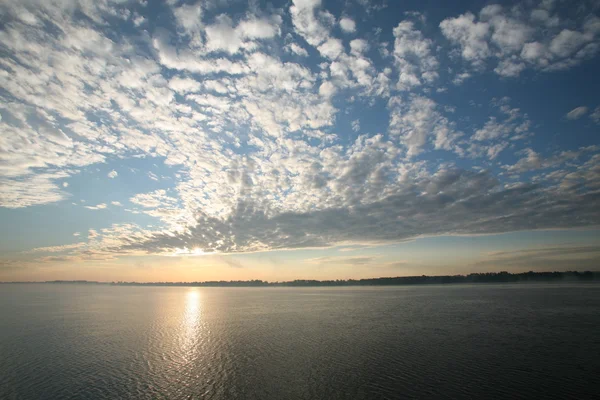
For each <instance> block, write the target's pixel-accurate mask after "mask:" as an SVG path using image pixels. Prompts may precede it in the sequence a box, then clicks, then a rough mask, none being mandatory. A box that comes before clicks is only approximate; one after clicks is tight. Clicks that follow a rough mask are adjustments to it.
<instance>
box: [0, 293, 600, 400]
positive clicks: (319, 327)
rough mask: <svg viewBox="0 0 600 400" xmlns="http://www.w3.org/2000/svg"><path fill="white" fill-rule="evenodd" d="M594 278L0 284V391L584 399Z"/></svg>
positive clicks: (2, 394)
mask: <svg viewBox="0 0 600 400" xmlns="http://www.w3.org/2000/svg"><path fill="white" fill-rule="evenodd" d="M599 372H600V285H597V284H580V285H556V284H554V285H521V286H519V285H505V286H500V285H498V286H484V285H480V286H435V287H433V286H410V287H395V288H318V289H314V288H247V289H242V288H160V287H110V286H85V285H1V286H0V399H62V398H77V399H162V398H172V399H191V398H194V399H195V398H198V399H282V400H285V399H385V398H388V399H392V398H393V399H396V398H398V399H402V398H419V399H426V398H475V399H483V398H538V399H539V398H556V399H566V398H577V399H581V398H592V396H593V394H594V392H595V394H598V393H599V392H598V390H599V385H598V383H599V379H600V378H599V377H598V376H599V375H598V373H599Z"/></svg>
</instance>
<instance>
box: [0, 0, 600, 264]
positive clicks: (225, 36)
mask: <svg viewBox="0 0 600 400" xmlns="http://www.w3.org/2000/svg"><path fill="white" fill-rule="evenodd" d="M88 3H89V2H88ZM88 3H79V2H78V3H73V5H72V7H74V8H73V9H74V10H77V11H78V12H81V14H82V15H85V16H87V17H86V18H76V19H73V15H74V14H72V13H71V11H68V10H65V9H63V8H59V7H57V3H55V2H42V3H40V5H39V7H37V8H36V9H34V8H32V9H31V11H30V14H31V15H26V14H22V15H23V16H22V18H21V17H18V15H21V14H18V13H16V14H15V13H13V11H12V10H13V9H15V10H19V9H23V7H24V6H23V5H22V4H21V3H19V2H13V3H11V4H10V5H9V6H6V7H5V8H6V9H7V10H8V11H6V13H7V14H5V17H6V18H5V19H6V21H7V22H6V23H5V24H4V25H3V28H2V31H1V32H0V34H1V37H2V43H3V44H4V47H5V49H4V50H5V52H6V55H7V57H5V58H4V59H3V60H2V66H1V70H0V79H1V80H2V87H3V89H4V91H5V94H3V95H1V96H2V100H3V101H2V102H0V103H1V104H2V105H0V112H1V113H2V120H1V124H2V130H3V133H4V134H3V135H0V205H2V206H4V207H11V208H17V207H27V206H32V205H41V204H48V203H52V202H58V201H62V200H65V199H66V198H67V197H68V196H69V194H68V193H66V192H65V191H64V190H63V189H64V188H65V187H67V186H65V185H64V184H65V183H67V182H65V180H66V179H71V177H74V176H76V175H77V174H79V173H80V172H81V171H82V170H83V169H84V168H86V167H89V166H91V165H93V164H98V163H106V165H108V166H109V168H113V167H117V166H118V165H122V162H121V160H123V162H127V161H125V160H127V159H130V158H134V159H135V160H139V161H141V160H142V159H143V161H144V162H151V163H152V164H154V165H155V166H153V167H152V171H148V170H144V171H141V172H140V171H138V172H140V173H138V175H137V176H138V177H139V178H140V181H141V182H140V183H141V184H146V185H149V186H147V187H148V189H140V190H141V191H149V192H148V193H140V194H137V195H135V196H133V197H131V199H129V200H130V202H131V203H132V204H131V205H130V206H131V207H130V208H127V209H125V210H127V211H128V212H131V213H137V214H146V215H147V216H150V217H154V218H157V221H155V222H153V224H152V226H150V227H147V228H144V229H142V228H140V227H137V226H135V225H133V224H131V225H127V224H119V225H117V224H115V225H112V226H110V227H109V228H104V229H100V228H98V230H97V231H96V230H90V231H89V232H88V238H89V239H90V242H89V248H88V249H86V251H91V252H93V255H92V254H87V253H84V252H83V251H80V250H82V249H75V248H74V249H70V250H66V251H67V252H69V255H68V256H69V257H79V259H84V258H85V257H95V258H94V259H99V258H102V259H104V258H107V257H112V256H116V255H117V254H120V253H119V252H121V251H122V252H123V254H125V253H126V254H141V253H145V252H146V251H148V252H151V253H161V252H170V253H172V252H174V251H176V250H177V249H182V248H188V249H189V248H194V247H198V248H202V249H204V250H206V251H223V252H240V251H258V250H269V249H276V248H302V247H311V246H328V245H332V244H335V243H346V242H352V243H364V242H369V243H380V242H389V241H398V240H405V239H407V238H414V237H416V236H419V235H436V234H461V233H493V232H505V231H509V230H519V229H531V228H532V227H533V228H544V227H573V226H583V225H586V224H587V225H590V224H596V223H597V222H598V215H597V210H595V209H592V206H593V204H591V203H592V202H590V201H586V200H585V199H584V197H585V195H587V194H589V193H592V192H591V191H592V190H595V189H594V188H597V186H595V185H597V179H596V180H594V179H595V178H594V177H593V176H592V174H590V173H589V172H588V171H592V172H595V171H597V165H596V164H597V163H596V161H594V162H592V159H593V156H591V152H587V153H586V152H584V151H578V152H577V153H578V155H577V156H575V155H574V154H572V153H568V152H567V153H559V154H552V155H548V154H545V153H544V152H543V151H541V150H539V149H534V148H531V149H530V150H531V151H532V152H533V153H529V152H527V153H517V155H518V158H519V161H518V162H517V163H515V164H514V165H504V169H503V171H504V174H505V175H501V174H499V175H495V174H494V172H493V170H490V171H489V172H474V171H472V170H462V169H458V168H455V167H453V166H452V163H453V162H457V158H456V157H450V156H451V154H449V153H448V151H451V152H454V153H456V155H459V156H460V157H471V158H472V160H468V163H469V164H471V163H472V164H474V166H475V168H479V169H480V170H482V171H483V169H485V167H489V166H490V165H495V166H497V165H503V164H505V163H506V161H505V160H504V159H503V157H502V156H504V155H505V153H508V152H509V151H510V152H515V151H519V149H522V147H523V146H525V144H523V143H522V142H518V140H520V139H526V138H527V137H528V136H529V135H530V134H531V133H530V132H529V127H530V125H533V123H532V122H531V121H529V118H528V117H527V116H526V114H525V112H523V111H520V110H518V109H515V108H511V107H509V106H508V104H507V102H506V101H503V100H501V101H498V105H497V107H496V108H494V110H493V113H494V115H493V116H491V118H486V115H485V114H481V113H480V112H479V111H477V112H474V114H476V115H477V116H478V118H482V120H483V121H484V122H482V123H481V124H478V123H477V122H475V121H476V120H475V119H473V120H470V119H467V118H464V119H461V117H464V116H465V114H461V113H462V112H464V110H461V109H460V107H454V106H453V105H452V104H444V103H443V102H444V100H445V99H448V98H452V96H453V95H454V94H456V93H450V92H452V90H462V88H456V87H453V86H451V85H450V86H449V84H450V83H451V82H452V81H454V83H455V84H457V85H458V84H463V83H464V82H466V80H467V79H471V78H472V79H473V80H470V81H469V82H468V83H469V84H470V83H473V81H474V80H475V79H476V77H473V75H475V71H474V70H473V69H472V68H471V67H472V65H475V66H483V65H484V64H488V63H489V65H491V68H490V69H495V70H496V72H497V74H500V75H502V76H507V77H514V76H516V75H518V74H519V73H522V72H523V71H524V68H534V69H538V70H549V69H551V68H559V67H560V66H561V65H563V66H567V64H568V63H566V64H565V63H563V64H559V62H566V61H567V60H565V59H563V58H566V59H568V60H574V61H570V62H580V61H579V60H584V59H585V58H586V57H589V56H590V55H591V54H594V50H593V48H591V47H588V46H589V45H593V44H594V43H595V42H596V36H595V35H596V33H595V32H596V31H595V28H594V21H593V20H592V19H591V18H590V19H589V21H588V22H585V23H578V22H577V21H573V22H569V26H566V24H567V23H566V22H563V20H562V19H558V20H556V18H555V16H554V14H552V13H551V12H548V13H547V14H548V15H543V13H541V12H537V13H535V21H538V23H540V24H541V23H542V22H541V21H543V24H544V26H545V27H547V28H544V29H548V37H542V36H541V35H540V32H541V31H539V30H538V29H537V28H535V27H534V26H532V25H531V23H530V19H531V20H533V15H534V13H530V12H522V13H521V14H519V15H517V13H516V12H514V11H512V9H510V10H509V9H504V8H498V7H491V8H485V9H484V10H482V11H481V13H479V14H478V16H477V17H476V16H475V15H474V14H465V15H463V16H459V17H458V18H449V19H446V20H445V21H444V22H442V32H443V34H444V35H445V36H446V37H447V38H448V39H449V40H450V41H451V42H452V43H454V44H455V46H457V47H458V48H459V50H458V51H459V53H460V54H459V56H460V57H462V58H463V59H464V60H466V61H467V63H466V64H467V65H466V66H465V65H460V66H457V67H456V68H454V67H455V65H451V67H452V71H450V70H449V69H448V67H449V66H448V65H443V67H442V66H440V65H439V61H438V58H439V60H445V59H446V57H445V55H444V52H445V51H446V49H445V46H444V44H445V42H440V43H437V42H434V41H433V38H435V37H436V35H435V33H434V32H432V31H431V30H429V29H428V27H427V25H426V24H425V22H424V21H426V20H424V19H422V18H421V19H420V21H421V22H419V23H417V22H410V21H401V22H400V23H399V24H398V25H397V26H396V27H395V29H393V30H392V29H391V27H389V29H388V31H387V35H389V34H390V33H393V35H394V43H393V52H391V53H390V50H391V48H392V44H391V43H385V42H382V41H381V40H382V39H383V38H384V37H385V35H386V33H385V32H378V31H375V32H368V33H366V34H365V36H364V38H354V36H352V37H350V36H344V38H343V40H342V39H340V38H338V37H335V35H334V33H336V34H339V30H338V29H337V28H336V23H338V21H337V19H336V18H335V17H334V16H333V15H332V14H331V13H330V12H328V11H327V10H325V9H323V7H322V6H321V2H320V1H318V0H295V1H293V4H292V6H291V7H290V9H289V14H290V16H291V19H292V23H293V26H291V27H286V26H282V24H283V22H284V21H289V19H288V18H287V16H286V15H285V13H286V12H287V10H277V11H276V12H275V15H270V16H269V15H268V14H266V13H265V11H264V10H260V9H259V7H258V6H257V7H254V6H253V7H252V9H251V10H250V11H248V12H247V13H243V12H240V13H236V14H235V15H232V16H229V15H219V13H220V12H222V11H226V10H225V8H210V10H209V4H208V3H198V5H184V6H181V7H179V8H174V9H173V10H174V11H173V13H174V18H175V19H174V20H169V21H167V22H168V24H167V25H169V27H170V28H171V29H173V26H170V25H171V24H173V23H175V24H176V27H177V31H176V32H167V31H165V30H163V28H165V26H161V21H160V20H156V18H155V16H153V15H151V13H150V14H144V16H146V17H147V18H148V21H142V22H140V23H143V25H142V26H141V27H140V28H139V29H138V30H137V31H136V32H135V34H134V35H128V32H123V34H121V30H120V25H119V24H117V25H115V20H114V19H115V18H121V17H122V16H125V14H126V13H125V11H127V10H126V8H127V7H125V6H123V5H120V4H117V3H112V2H92V3H93V4H92V3H89V4H88ZM200 4H201V5H200ZM3 7H4V6H3ZM202 7H206V8H205V9H203V8H202ZM210 7H212V6H210ZM517 8H518V7H517ZM370 9H372V8H370ZM3 10H4V9H3ZM203 11H206V13H204V12H203ZM209 11H210V12H209ZM138 12H142V13H143V10H138ZM13 14H14V15H13ZM279 14H281V15H279ZM529 15H531V17H529ZM413 17H414V15H413ZM127 18H128V19H126V20H127V21H128V22H127V23H128V24H129V25H128V27H129V28H131V29H134V28H135V26H134V25H135V24H136V22H135V20H136V19H137V20H139V18H144V17H143V16H141V15H140V16H136V15H135V13H134V14H130V15H129V16H128V17H127ZM40 21H46V22H47V24H46V22H45V23H44V24H42V23H41V22H40ZM90 21H94V22H93V23H92V22H90ZM579 22H580V21H579ZM51 23H56V25H57V26H60V27H61V33H58V31H54V30H49V29H47V26H50V24H51ZM340 24H341V22H340ZM419 24H425V25H419ZM341 29H343V26H342V27H341ZM532 29H533V30H532ZM565 29H569V30H571V31H572V32H578V33H579V36H578V35H570V36H569V35H566V34H562V36H560V35H561V32H562V31H564V30H565ZM116 32H119V34H116ZM281 32H285V37H280V35H281ZM424 32H428V34H427V36H428V37H426V36H425V35H424ZM361 33H362V32H358V33H357V36H359V34H361ZM556 38H558V39H556ZM573 38H579V39H581V40H583V41H582V42H581V43H580V44H579V45H577V46H574V45H572V43H575V39H573ZM350 39H353V40H350ZM555 39H556V40H555ZM383 40H388V39H383ZM553 43H554V45H553ZM569 43H571V44H569ZM308 46H313V47H314V49H316V50H317V51H314V50H310V49H309V48H308ZM277 48H280V49H281V48H283V51H284V52H286V53H285V54H280V53H279V52H278V51H273V49H277ZM370 48H372V49H373V51H370V50H369V49H370ZM571 48H572V49H573V50H570V49H571ZM378 49H384V50H386V51H382V52H381V53H379V54H378V52H377V51H376V50H378ZM584 49H587V50H585V53H581V52H582V51H584ZM309 51H310V57H309ZM371 53H374V57H375V58H373V59H371V58H370V57H371V55H372V54H371ZM559 54H569V55H568V56H565V57H563V56H559ZM578 54H581V55H578ZM297 56H298V57H297ZM319 56H321V58H320V59H319V60H318V61H316V63H313V61H315V60H314V58H315V57H317V58H318V57H319ZM452 57H454V53H453V54H452V55H451V58H452ZM560 57H563V58H560ZM454 58H455V57H454ZM543 60H546V61H545V64H544V61H543ZM568 65H571V64H568ZM524 66H525V67H524ZM560 68H562V67H560ZM565 68H566V67H565ZM447 76H449V77H450V78H449V80H448V81H444V82H440V81H441V80H442V79H445V78H446V77H447ZM433 83H436V86H438V85H437V84H438V83H439V86H440V87H438V90H437V93H441V92H442V90H444V89H442V88H445V90H447V92H448V93H447V94H443V95H442V94H440V95H438V94H437V93H436V91H434V87H433V85H432V84H433ZM398 89H401V90H402V92H400V93H399V92H398ZM433 99H436V100H435V101H434V100H433ZM381 104H387V105H388V110H387V111H389V126H388V128H389V132H388V133H389V135H386V134H383V133H381V132H377V128H376V126H377V125H375V124H376V123H377V122H378V121H383V124H384V128H383V131H385V123H386V110H385V107H382V106H381ZM524 107H525V106H524ZM371 110H372V111H373V113H372V114H371ZM468 111H469V113H470V111H473V110H468ZM598 113H600V111H598V110H596V111H595V112H593V113H591V114H590V116H591V117H592V118H596V120H599V119H600V118H597V117H595V116H596V115H597V114H598ZM450 114H452V116H451V117H452V120H451V119H449V118H450ZM480 114H481V115H480ZM446 115H448V117H447V116H446ZM365 118H367V119H365ZM340 121H343V122H342V123H343V124H344V125H343V129H339V127H340V126H342V125H341V124H340V125H337V124H336V123H339V122H340ZM454 121H459V122H460V124H461V126H464V127H465V128H462V129H472V132H473V134H472V136H467V135H463V134H462V133H461V132H460V131H458V129H457V127H456V125H455V122H454ZM361 122H362V125H363V128H364V127H365V126H367V125H368V128H369V131H371V130H372V133H370V134H363V135H359V136H358V137H357V138H356V139H354V138H355V136H356V134H354V133H352V132H347V131H348V130H350V129H352V130H353V131H354V132H360V130H361V126H360V125H361ZM367 122H368V124H367ZM348 123H349V124H350V126H347V124H348ZM379 123H380V124H381V122H379ZM379 127H380V128H381V125H379ZM380 130H382V129H380ZM350 138H351V139H350ZM526 145H527V146H532V145H531V144H526ZM435 150H437V151H436V152H433V151H435ZM440 150H445V152H444V151H440ZM430 151H431V152H432V153H429V154H424V153H426V152H430ZM584 153H585V154H587V155H585V157H589V158H590V160H587V161H585V158H584ZM477 157H481V158H485V160H483V161H482V160H481V159H479V160H476V158H477ZM521 159H524V161H522V162H521V161H520V160H521ZM115 160H118V162H117V161H115ZM490 160H497V161H494V163H493V164H492V163H490ZM501 163H502V164H501ZM148 165H150V164H148ZM553 168H561V170H560V173H559V172H557V171H552V169H553ZM533 169H538V170H541V169H547V170H548V171H541V172H540V174H542V175H541V176H543V177H542V178H540V179H547V181H544V184H543V185H534V184H528V183H522V184H520V186H519V185H514V186H511V187H508V186H507V185H506V184H505V183H504V182H503V179H507V178H506V175H510V179H516V178H514V175H516V174H518V173H520V171H531V170H533ZM86 170H87V171H92V170H95V168H86ZM100 170H101V169H98V171H100ZM496 172H497V171H496ZM552 172H557V174H555V175H554V178H553V179H554V180H551V179H550V178H549V177H546V175H544V174H548V175H549V174H550V173H552ZM111 174H114V175H113V176H112V177H116V176H117V172H116V171H111V172H110V173H109V174H108V176H109V177H111ZM558 175H560V181H557V180H556V176H558ZM157 182H159V183H160V187H164V189H161V190H153V189H154V188H155V187H156V185H158V183H157ZM166 185H170V186H168V188H167V186H166ZM575 185H578V187H577V189H573V187H574V186H575ZM90 200H91V201H89V202H88V203H86V204H96V205H89V206H86V207H87V208H88V209H92V210H101V209H104V208H106V204H105V203H100V204H97V203H98V202H100V201H102V200H98V199H90ZM110 204H111V205H112V206H117V207H119V206H121V203H120V202H118V201H112V202H110ZM537 205H540V206H537ZM542 205H543V206H542ZM553 207H556V208H561V209H564V210H567V212H566V214H565V215H567V214H568V215H571V216H573V215H576V216H578V218H577V219H573V218H571V219H569V220H567V219H566V218H562V217H561V215H558V216H557V215H555V213H553V211H552V210H553ZM113 210H115V209H113ZM106 214H108V213H106ZM113 214H115V215H116V214H119V215H120V214H122V213H116V212H115V213H113ZM498 216H501V218H498ZM107 223H108V222H107ZM150 228H152V230H149V229H150ZM77 252H79V253H77ZM362 261H364V260H362ZM362 261H361V260H355V261H353V262H350V264H352V263H354V264H358V263H360V262H362Z"/></svg>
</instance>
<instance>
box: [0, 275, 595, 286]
mask: <svg viewBox="0 0 600 400" xmlns="http://www.w3.org/2000/svg"><path fill="white" fill-rule="evenodd" d="M590 281H600V272H597V271H595V272H592V271H584V272H577V271H566V272H532V271H529V272H522V273H515V274H512V273H509V272H506V271H502V272H487V273H474V274H468V275H441V276H427V275H421V276H398V277H385V278H369V279H347V280H345V279H337V280H326V281H319V280H305V279H297V280H293V281H285V282H267V281H262V280H250V281H203V282H121V281H119V282H99V281H86V280H75V281H68V280H56V281H44V282H0V283H3V284H11V283H45V284H87V285H113V286H203V287H273V286H291V287H294V286H400V285H432V284H433V285H438V284H453V283H454V284H456V283H535V282H590Z"/></svg>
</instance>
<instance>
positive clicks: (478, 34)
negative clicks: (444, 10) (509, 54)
mask: <svg viewBox="0 0 600 400" xmlns="http://www.w3.org/2000/svg"><path fill="white" fill-rule="evenodd" d="M440 28H441V30H442V33H443V34H444V36H446V37H447V38H448V39H449V40H450V41H452V42H453V43H456V44H458V45H460V47H461V54H462V57H463V58H464V59H465V60H467V61H470V62H472V63H473V64H474V65H478V66H479V65H481V64H482V63H483V61H484V60H485V59H486V58H487V57H489V56H490V48H489V46H488V38H489V35H490V25H489V24H488V23H486V22H477V21H475V15H473V14H472V13H470V12H467V13H465V14H463V15H461V16H459V17H456V18H447V19H445V20H443V21H442V22H441V23H440Z"/></svg>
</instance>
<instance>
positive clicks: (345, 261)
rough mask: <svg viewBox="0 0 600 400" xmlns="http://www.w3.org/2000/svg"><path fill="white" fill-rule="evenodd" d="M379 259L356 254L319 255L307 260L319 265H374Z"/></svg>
mask: <svg viewBox="0 0 600 400" xmlns="http://www.w3.org/2000/svg"><path fill="white" fill-rule="evenodd" d="M376 261H377V257H365V256H355V257H340V256H328V257H318V258H309V259H308V260H306V262H307V263H310V264H318V265H328V264H331V265H351V266H354V265H373V264H374V263H375V262H376Z"/></svg>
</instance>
